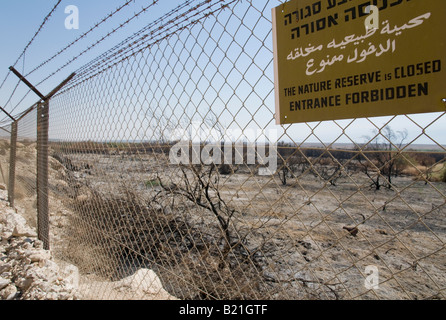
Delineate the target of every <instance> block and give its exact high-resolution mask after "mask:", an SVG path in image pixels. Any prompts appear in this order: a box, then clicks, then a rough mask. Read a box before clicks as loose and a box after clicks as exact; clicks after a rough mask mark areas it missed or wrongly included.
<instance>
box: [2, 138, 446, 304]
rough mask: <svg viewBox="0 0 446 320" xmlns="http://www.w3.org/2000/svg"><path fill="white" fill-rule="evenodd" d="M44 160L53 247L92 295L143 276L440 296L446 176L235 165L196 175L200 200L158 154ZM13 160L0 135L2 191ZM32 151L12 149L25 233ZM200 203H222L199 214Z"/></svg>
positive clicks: (292, 295) (196, 287)
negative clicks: (335, 174) (372, 176)
mask: <svg viewBox="0 0 446 320" xmlns="http://www.w3.org/2000/svg"><path fill="white" fill-rule="evenodd" d="M50 154H51V157H50V160H49V168H50V179H49V185H50V186H49V188H50V190H49V195H50V208H49V212H50V217H51V220H50V224H51V247H52V250H53V251H54V254H55V256H56V257H57V258H58V259H60V260H65V261H67V262H69V263H72V264H74V265H76V266H77V267H78V268H79V270H80V272H81V274H82V279H83V285H84V290H85V291H88V292H90V294H91V295H92V296H95V295H96V297H104V298H107V296H104V285H103V284H104V283H107V281H110V282H112V281H119V280H121V279H124V278H126V277H128V276H129V275H131V274H133V273H135V272H137V271H138V270H140V269H151V270H154V271H155V272H156V273H157V275H158V276H159V278H160V279H161V282H162V284H163V286H164V288H165V289H166V291H167V292H168V293H169V294H170V295H172V296H175V297H177V298H180V299H224V298H229V299H239V298H240V299H444V298H445V294H446V292H445V289H444V288H445V287H446V255H445V246H444V244H445V241H446V208H445V200H446V196H445V195H446V183H444V182H433V181H432V182H431V181H429V182H428V183H426V182H425V181H422V179H417V178H416V177H414V176H412V175H408V174H400V175H399V176H398V177H394V178H393V179H392V189H389V188H384V187H383V188H381V189H380V190H376V189H374V188H372V187H371V186H370V180H369V179H368V177H367V176H366V175H365V174H364V173H362V172H361V171H360V170H353V169H349V170H347V167H345V170H343V172H342V175H341V176H340V177H339V179H337V180H336V183H335V184H334V185H332V184H331V183H329V181H327V180H324V179H323V178H322V177H321V176H318V175H317V174H316V175H315V174H314V173H313V172H311V171H310V170H306V171H305V170H302V171H296V172H292V173H288V179H287V183H286V185H284V184H283V183H282V181H281V180H280V179H279V177H278V175H277V174H275V175H271V176H260V175H258V167H256V166H247V165H241V166H238V167H237V168H235V167H233V168H232V170H230V172H229V173H227V172H226V173H225V174H221V173H218V172H217V171H216V172H214V173H213V174H211V173H209V168H201V169H200V170H202V171H200V177H201V178H202V179H203V181H202V182H203V184H202V186H205V187H206V186H207V187H208V189H209V190H207V191H208V192H206V190H204V191H203V189H200V188H199V185H200V184H199V183H198V184H197V181H196V178H197V176H196V175H194V174H193V171H192V170H191V169H190V168H187V167H183V168H181V167H179V166H178V165H171V164H169V161H168V156H167V155H166V154H164V153H148V152H137V153H129V152H126V151H125V150H117V151H116V152H83V153H81V152H70V151H67V150H66V149H64V148H63V147H54V146H51V148H50ZM8 157H9V143H8V142H7V141H1V145H0V161H1V165H2V171H3V178H2V179H4V180H5V181H4V183H6V181H7V180H8V177H7V173H8V163H9V158H8ZM35 157H36V151H35V143H32V142H29V141H28V142H21V143H19V145H18V149H17V159H18V161H17V168H16V173H17V178H16V191H15V192H16V201H17V203H18V204H19V205H21V206H22V207H24V208H25V209H26V210H25V211H26V212H27V214H26V215H27V216H26V217H25V218H26V219H27V221H28V223H29V224H30V225H31V226H36V197H35V190H36V189H35V188H36V183H35V175H36V169H35V159H36V158H35ZM352 163H353V164H354V162H352ZM206 170H207V171H206ZM208 173H209V175H208ZM206 179H207V180H206ZM188 188H189V189H188ZM193 188H195V189H194V190H193V191H194V192H196V193H195V195H194V196H195V198H194V199H192V200H191V199H190V197H189V198H188V194H187V193H185V191H187V190H189V191H191V190H192V189H193ZM204 189H206V188H204ZM201 196H202V197H206V196H208V197H209V199H208V200H209V201H208V202H207V203H208V204H209V203H212V204H214V205H215V206H216V207H218V208H217V209H215V211H212V210H210V209H209V208H206V207H204V206H200V205H199V203H200V204H203V203H206V201H204V200H202V198H201ZM218 214H219V215H220V216H218ZM219 217H220V218H224V219H223V220H225V221H221V220H219ZM223 222H225V223H223ZM370 267H374V268H375V269H374V270H376V271H377V272H378V273H377V274H373V275H377V276H378V278H377V281H378V282H377V283H376V282H373V284H374V285H375V286H373V287H370V282H367V280H369V279H370V277H369V276H370V275H371V273H370ZM374 279H375V278H374ZM93 283H101V284H102V285H101V286H98V290H99V291H101V293H94V292H92V290H94V286H93V285H92V284H93ZM368 284H369V285H368ZM127 298H128V296H127Z"/></svg>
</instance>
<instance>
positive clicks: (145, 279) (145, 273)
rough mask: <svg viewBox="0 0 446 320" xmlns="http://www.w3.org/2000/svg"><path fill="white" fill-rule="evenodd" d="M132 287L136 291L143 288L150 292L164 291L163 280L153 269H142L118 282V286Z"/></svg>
mask: <svg viewBox="0 0 446 320" xmlns="http://www.w3.org/2000/svg"><path fill="white" fill-rule="evenodd" d="M122 286H126V287H130V288H132V289H133V290H135V291H138V290H141V291H144V292H145V293H148V294H159V293H161V292H164V288H163V285H162V283H161V280H160V279H159V278H158V276H157V275H156V273H155V272H154V271H153V270H149V269H140V270H138V271H137V272H136V273H135V274H133V275H132V276H130V277H127V278H125V279H123V280H121V281H119V282H118V283H117V286H116V287H122Z"/></svg>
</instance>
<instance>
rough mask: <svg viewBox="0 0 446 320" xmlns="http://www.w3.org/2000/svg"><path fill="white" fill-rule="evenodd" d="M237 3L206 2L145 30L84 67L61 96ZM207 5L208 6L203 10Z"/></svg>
mask: <svg viewBox="0 0 446 320" xmlns="http://www.w3.org/2000/svg"><path fill="white" fill-rule="evenodd" d="M236 1H237V0H231V1H225V0H217V1H216V2H215V3H212V0H205V1H203V2H201V3H199V4H198V5H196V6H194V7H192V8H190V9H189V10H187V11H186V12H184V13H182V14H179V15H178V16H176V17H174V18H172V19H170V20H169V21H168V22H166V23H165V24H163V25H161V26H159V27H158V28H153V27H155V26H156V24H154V25H152V26H151V27H152V28H153V29H152V30H150V29H146V28H145V29H144V31H149V30H150V32H148V33H145V34H144V35H142V36H140V37H139V38H136V39H135V40H134V41H132V42H130V43H128V44H127V45H126V46H125V47H124V48H120V49H115V50H114V51H113V52H110V54H109V55H106V56H105V57H104V58H102V59H101V60H98V61H97V62H96V63H95V64H94V65H89V66H88V67H83V68H81V69H80V70H77V71H76V74H77V76H76V77H75V78H74V79H73V81H72V82H71V83H70V85H69V86H67V87H65V88H64V90H63V91H61V92H60V94H62V93H63V92H65V91H66V90H69V89H70V88H72V87H74V86H76V85H78V84H80V83H82V82H84V81H87V80H88V79H91V78H92V77H94V76H97V75H98V74H100V73H102V72H104V71H105V70H107V69H109V68H111V67H113V66H115V65H116V64H119V63H121V62H123V61H125V60H127V59H129V58H130V57H132V56H134V55H136V54H138V53H140V52H141V51H143V50H145V49H146V48H150V47H151V46H152V45H154V44H156V43H158V42H160V41H162V40H165V39H167V38H169V37H170V36H171V35H173V34H175V33H177V32H179V31H182V30H184V29H186V28H188V27H190V26H192V25H194V24H196V23H198V22H199V21H201V20H203V19H205V18H207V17H209V16H211V15H214V14H216V13H217V12H219V11H221V10H224V9H225V8H227V7H228V6H229V5H231V4H233V3H234V2H236ZM222 3H223V4H222ZM219 4H220V6H218V7H217V8H215V6H217V5H219ZM205 5H207V6H206V7H204V8H201V7H203V6H205ZM200 8H201V9H200ZM195 17H198V19H195V20H194V19H193V18H195ZM137 34H138V35H140V34H141V32H138V33H137ZM132 40H133V38H132ZM150 41H151V42H150Z"/></svg>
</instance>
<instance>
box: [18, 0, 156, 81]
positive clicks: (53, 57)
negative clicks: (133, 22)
mask: <svg viewBox="0 0 446 320" xmlns="http://www.w3.org/2000/svg"><path fill="white" fill-rule="evenodd" d="M133 1H134V0H126V1H125V3H124V4H122V5H121V6H119V7H118V8H116V9H115V10H114V11H112V12H111V13H109V14H108V15H107V16H106V17H104V18H102V19H101V20H100V21H99V22H96V23H95V24H94V25H93V26H92V27H91V28H90V29H88V31H86V32H84V33H83V34H82V35H80V36H79V37H78V38H76V39H75V40H74V41H72V42H70V43H69V44H68V45H66V46H65V47H63V48H62V49H60V50H59V51H58V52H57V53H56V54H54V55H53V56H52V57H51V58H48V59H47V60H45V61H44V62H42V63H41V64H39V65H38V66H37V67H35V68H34V69H32V70H31V71H30V72H28V73H27V74H26V75H25V77H27V76H29V75H31V74H32V73H34V72H35V71H37V70H39V69H40V68H42V67H43V66H45V65H46V64H48V63H49V62H51V61H52V60H54V59H55V58H56V57H58V56H59V55H61V54H62V53H63V52H65V51H66V50H68V49H69V48H71V47H72V46H73V45H75V44H76V43H77V42H79V41H80V40H82V39H83V38H85V37H86V36H87V35H88V34H90V33H91V32H93V31H94V30H95V29H97V28H99V27H100V26H101V25H102V24H103V23H105V22H106V21H107V20H109V19H110V18H112V17H113V16H114V15H115V14H117V13H118V12H119V11H121V10H122V9H123V8H125V7H126V6H128V5H129V4H130V3H132V2H133ZM156 2H158V0H154V3H156Z"/></svg>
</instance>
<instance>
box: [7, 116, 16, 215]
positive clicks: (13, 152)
mask: <svg viewBox="0 0 446 320" xmlns="http://www.w3.org/2000/svg"><path fill="white" fill-rule="evenodd" d="M17 125H18V123H17V121H14V122H13V123H12V125H11V145H10V154H9V159H10V160H9V178H8V180H9V181H8V201H9V204H10V206H11V207H14V188H15V164H16V153H17Z"/></svg>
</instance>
